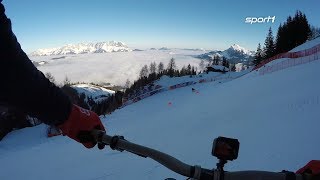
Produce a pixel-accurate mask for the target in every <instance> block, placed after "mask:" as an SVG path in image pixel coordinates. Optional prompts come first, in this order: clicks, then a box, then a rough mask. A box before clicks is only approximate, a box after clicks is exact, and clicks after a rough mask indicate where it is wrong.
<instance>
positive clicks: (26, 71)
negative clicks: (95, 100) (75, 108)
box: [0, 0, 71, 124]
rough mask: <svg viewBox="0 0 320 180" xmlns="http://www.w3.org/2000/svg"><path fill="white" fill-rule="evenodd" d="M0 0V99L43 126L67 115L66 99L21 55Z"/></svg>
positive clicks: (26, 57)
mask: <svg viewBox="0 0 320 180" xmlns="http://www.w3.org/2000/svg"><path fill="white" fill-rule="evenodd" d="M1 1H2V0H0V68H1V69H0V83H1V88H0V100H1V101H5V102H6V103H8V104H9V105H13V106H15V107H17V108H20V109H22V110H24V111H26V113H28V114H30V115H33V116H35V117H37V118H39V119H40V120H42V121H43V122H45V123H47V124H61V123H63V122H64V121H65V120H66V119H67V118H68V116H69V114H70V111H71V102H70V100H69V98H68V97H67V96H66V95H65V94H64V93H63V92H62V91H61V90H60V88H58V87H56V86H55V85H54V84H52V83H51V82H50V81H49V80H48V79H47V78H45V76H44V75H43V73H41V72H40V71H39V70H37V68H36V67H35V66H34V65H33V63H32V62H31V61H30V59H29V58H28V56H27V55H26V54H25V53H24V52H23V50H22V49H21V47H20V44H19V43H18V41H17V39H16V37H15V35H14V34H13V32H12V28H11V21H10V19H8V18H7V17H6V15H5V13H4V11H5V9H4V6H3V5H2V3H1Z"/></svg>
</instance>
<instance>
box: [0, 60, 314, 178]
mask: <svg viewBox="0 0 320 180" xmlns="http://www.w3.org/2000/svg"><path fill="white" fill-rule="evenodd" d="M319 68H320V61H319V60H318V61H313V62H311V63H308V64H302V65H299V66H294V67H291V68H287V69H284V70H281V71H276V72H273V73H270V74H266V75H264V76H259V75H258V72H256V71H253V72H251V73H249V74H247V75H244V76H241V77H239V78H237V79H234V80H232V81H227V82H224V83H202V84H195V85H193V86H191V87H190V86H189V87H185V88H179V89H176V90H172V91H165V92H163V93H159V94H157V95H154V96H151V97H149V98H146V99H143V100H141V101H139V102H137V103H134V104H132V105H129V106H126V107H125V108H122V109H119V110H117V111H115V112H114V113H112V114H111V115H109V116H106V117H105V118H103V119H102V121H103V123H104V124H105V126H106V128H107V133H108V134H110V135H114V134H119V135H124V137H125V138H126V139H127V140H129V141H132V142H135V143H138V144H142V145H145V146H149V147H152V148H155V149H158V150H160V151H163V152H165V153H169V154H171V155H173V156H174V157H176V158H178V159H180V160H182V161H184V162H186V163H188V164H192V165H195V164H197V165H201V166H202V167H205V168H214V167H215V164H216V163H217V160H216V159H215V158H214V157H212V156H211V146H212V141H213V139H214V138H216V137H218V136H226V137H231V138H237V139H239V141H240V151H239V157H238V159H237V160H234V161H232V162H229V163H228V164H226V166H225V169H226V170H227V171H235V170H236V171H239V170H267V171H275V172H280V171H281V170H283V169H285V170H289V171H295V170H297V169H299V168H300V167H302V166H303V165H305V164H306V163H307V162H308V161H310V160H312V159H320V154H319V151H320V144H319V143H317V142H318V141H319V136H320V132H319V125H320V121H319V116H320V111H319V109H320V93H319V92H320V84H319V83H318V82H319V77H320V72H319ZM212 75H214V74H212ZM175 79H176V78H173V79H171V81H175ZM164 80H168V78H165V79H164ZM178 81H179V80H178V78H177V83H178ZM170 83H172V82H170ZM192 87H193V88H195V89H197V90H198V91H199V93H198V94H196V93H192V91H191V88H192ZM168 102H171V106H168ZM45 128H46V127H45V126H43V125H41V126H37V127H32V128H26V129H23V130H19V131H14V132H12V133H10V134H9V135H8V136H7V137H5V138H4V139H3V140H2V141H0V161H1V164H2V165H3V167H2V168H0V179H13V180H20V179H27V180H29V179H30V180H31V179H48V180H56V179H77V180H100V179H111V180H112V179H165V178H167V177H174V178H177V179H185V178H184V177H182V176H180V175H177V174H175V173H174V172H171V171H170V170H168V169H166V168H165V167H163V166H162V165H159V164H157V163H156V162H153V161H152V160H151V159H146V158H142V157H139V156H136V155H134V154H130V153H128V152H117V151H112V150H110V149H109V148H106V150H103V151H99V150H98V149H92V150H87V149H85V148H84V147H82V146H81V145H80V144H78V143H76V142H74V141H72V140H70V139H68V138H66V137H63V136H59V137H54V138H49V139H47V138H44V136H45Z"/></svg>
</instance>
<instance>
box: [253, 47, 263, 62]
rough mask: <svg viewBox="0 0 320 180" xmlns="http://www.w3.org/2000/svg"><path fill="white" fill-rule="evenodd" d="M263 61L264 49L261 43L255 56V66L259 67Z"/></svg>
mask: <svg viewBox="0 0 320 180" xmlns="http://www.w3.org/2000/svg"><path fill="white" fill-rule="evenodd" d="M261 61H262V49H261V45H260V43H259V44H258V47H257V51H256V53H255V55H254V60H253V63H254V65H258V64H259V63H260V62H261Z"/></svg>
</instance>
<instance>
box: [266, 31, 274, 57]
mask: <svg viewBox="0 0 320 180" xmlns="http://www.w3.org/2000/svg"><path fill="white" fill-rule="evenodd" d="M274 55H275V43H274V40H273V34H272V29H271V27H270V28H269V31H268V35H267V37H266V40H265V42H264V56H263V58H264V59H268V58H270V57H272V56H274Z"/></svg>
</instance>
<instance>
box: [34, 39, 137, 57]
mask: <svg viewBox="0 0 320 180" xmlns="http://www.w3.org/2000/svg"><path fill="white" fill-rule="evenodd" d="M127 51H131V49H129V48H128V46H127V45H126V44H124V43H122V42H116V41H110V42H98V43H79V44H68V45H65V46H63V47H59V48H51V49H39V50H36V51H34V52H32V53H31V54H30V56H52V55H66V54H87V53H106V52H127Z"/></svg>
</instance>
